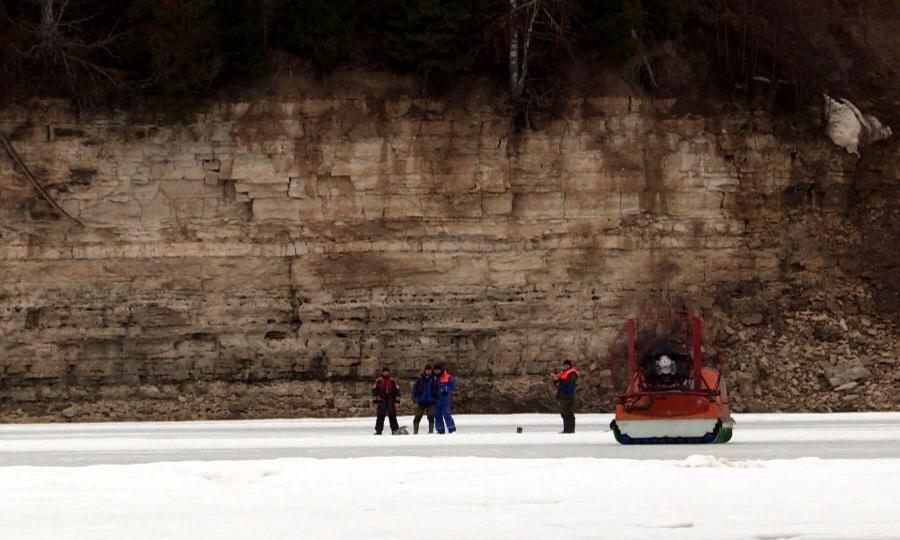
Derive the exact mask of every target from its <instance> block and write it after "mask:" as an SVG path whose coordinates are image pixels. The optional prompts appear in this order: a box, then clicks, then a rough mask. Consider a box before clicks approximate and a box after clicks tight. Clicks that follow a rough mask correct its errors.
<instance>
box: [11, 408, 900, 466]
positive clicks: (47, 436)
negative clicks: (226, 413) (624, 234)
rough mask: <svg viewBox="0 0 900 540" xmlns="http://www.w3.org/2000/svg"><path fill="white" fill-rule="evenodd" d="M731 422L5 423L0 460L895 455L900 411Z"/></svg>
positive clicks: (899, 445) (464, 418)
mask: <svg viewBox="0 0 900 540" xmlns="http://www.w3.org/2000/svg"><path fill="white" fill-rule="evenodd" d="M736 419H737V426H736V427H735V431H734V439H733V440H732V441H731V442H730V443H728V444H724V445H670V446H621V445H619V444H617V443H616V442H615V441H614V440H613V437H612V434H611V433H610V432H609V429H608V424H609V420H610V416H609V415H596V414H592V415H588V414H582V415H579V417H578V433H576V434H575V435H559V434H558V433H557V431H559V429H560V427H561V423H560V420H559V417H558V416H555V415H460V416H458V417H457V424H458V425H459V430H460V431H459V432H457V433H455V434H453V435H444V436H439V435H432V436H427V435H423V434H420V435H418V436H413V435H410V436H393V437H392V436H382V437H375V436H373V435H372V431H373V424H374V422H373V420H372V419H368V418H365V419H335V420H317V419H316V420H314V419H301V420H252V421H222V422H150V423H108V424H34V425H5V426H0V466H4V465H39V466H41V465H95V464H104V463H106V464H129V463H148V462H154V461H211V460H246V459H254V460H256V459H273V458H289V457H311V458H346V457H375V456H420V457H434V456H475V457H492V458H565V457H583V458H618V459H684V458H686V457H688V456H690V455H693V454H698V453H703V454H708V455H713V456H716V457H722V458H727V459H732V460H735V459H736V460H748V459H793V458H800V457H820V458H826V459H871V458H900V413H859V414H856V413H839V414H744V415H737V416H736ZM401 423H404V424H409V425H410V426H411V424H412V420H411V418H401ZM424 425H427V424H425V422H424V420H423V426H424ZM518 426H521V427H522V428H523V433H522V434H517V433H516V427H518ZM410 431H412V428H411V427H410ZM423 431H424V430H423Z"/></svg>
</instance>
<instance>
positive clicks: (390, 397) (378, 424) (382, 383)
mask: <svg viewBox="0 0 900 540" xmlns="http://www.w3.org/2000/svg"><path fill="white" fill-rule="evenodd" d="M399 400H400V387H399V386H397V382H396V381H395V380H394V378H393V377H391V370H390V369H388V368H386V367H385V368H382V369H381V377H379V378H378V380H376V381H375V386H373V387H372V402H373V403H374V404H375V407H376V411H377V417H376V420H375V435H381V431H382V430H383V429H384V417H385V416H387V417H388V418H389V419H390V422H391V434H393V435H396V434H397V432H398V431H399V430H400V424H399V423H398V422H397V402H398V401H399Z"/></svg>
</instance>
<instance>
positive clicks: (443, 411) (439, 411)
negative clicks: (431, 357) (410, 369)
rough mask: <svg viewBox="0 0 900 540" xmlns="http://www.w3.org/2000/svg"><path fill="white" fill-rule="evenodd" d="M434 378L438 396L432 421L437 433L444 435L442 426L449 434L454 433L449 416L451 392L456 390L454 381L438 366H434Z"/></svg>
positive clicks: (451, 418)
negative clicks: (436, 383)
mask: <svg viewBox="0 0 900 540" xmlns="http://www.w3.org/2000/svg"><path fill="white" fill-rule="evenodd" d="M434 376H435V378H437V382H438V388H439V391H440V392H439V396H438V402H437V406H436V407H435V411H434V420H435V426H436V428H437V432H438V433H441V434H443V433H444V425H445V424H446V426H447V427H446V429H447V431H448V432H449V433H453V432H454V431H456V423H454V422H453V416H452V415H451V414H450V401H451V397H452V395H453V391H454V390H456V379H454V378H453V376H452V375H450V373H449V372H448V371H446V370H445V369H444V368H443V367H441V366H440V365H437V366H434Z"/></svg>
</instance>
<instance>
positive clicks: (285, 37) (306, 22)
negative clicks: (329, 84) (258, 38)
mask: <svg viewBox="0 0 900 540" xmlns="http://www.w3.org/2000/svg"><path fill="white" fill-rule="evenodd" d="M359 8H360V5H359V2H357V0H282V1H281V2H279V3H278V4H277V5H276V6H275V11H276V12H277V13H278V18H277V20H276V21H275V36H274V39H273V42H274V44H275V46H276V47H279V48H282V49H284V50H286V51H289V52H292V53H294V54H296V55H298V56H300V57H301V58H303V59H305V60H307V61H309V62H310V63H311V64H312V65H313V66H315V67H316V69H318V70H319V71H320V72H328V71H331V70H332V69H334V68H335V66H337V65H338V63H339V62H341V61H342V60H344V59H346V58H347V57H348V56H349V55H350V53H351V52H352V51H353V47H354V44H355V41H356V39H355V38H356V33H357V22H358V17H357V13H358V10H359Z"/></svg>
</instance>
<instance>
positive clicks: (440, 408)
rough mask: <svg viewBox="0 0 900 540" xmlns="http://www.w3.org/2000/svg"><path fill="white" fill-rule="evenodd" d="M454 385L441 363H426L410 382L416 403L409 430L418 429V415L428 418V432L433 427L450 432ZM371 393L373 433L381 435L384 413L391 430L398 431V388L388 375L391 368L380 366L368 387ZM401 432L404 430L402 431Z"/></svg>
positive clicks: (451, 429)
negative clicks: (374, 407)
mask: <svg viewBox="0 0 900 540" xmlns="http://www.w3.org/2000/svg"><path fill="white" fill-rule="evenodd" d="M455 389H456V379H454V378H453V376H452V375H450V373H449V372H448V371H446V370H445V369H444V368H443V367H442V366H440V365H435V366H434V367H433V368H432V366H431V364H426V365H425V367H424V368H422V372H421V373H420V374H419V377H418V378H417V379H416V380H415V382H414V383H413V385H412V399H413V403H415V405H416V412H415V415H414V416H413V433H419V424H420V423H421V422H422V416H426V417H427V418H428V433H434V430H435V427H437V432H438V433H441V434H443V433H447V432H449V433H453V432H454V431H456V424H455V423H454V422H453V416H452V415H451V414H450V402H451V397H452V395H453V391H454V390H455ZM372 397H373V401H374V403H375V406H376V418H375V435H381V432H382V431H383V430H384V417H385V416H387V417H388V418H389V419H390V423H391V433H392V434H394V435H397V434H398V433H400V431H401V428H400V424H399V423H398V422H397V401H398V400H399V399H400V388H399V386H398V385H397V382H396V381H395V380H394V379H393V377H391V370H390V369H388V368H386V367H385V368H383V369H382V370H381V377H380V378H379V379H378V380H377V381H375V386H373V387H372ZM403 432H404V433H405V430H404V431H403Z"/></svg>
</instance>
